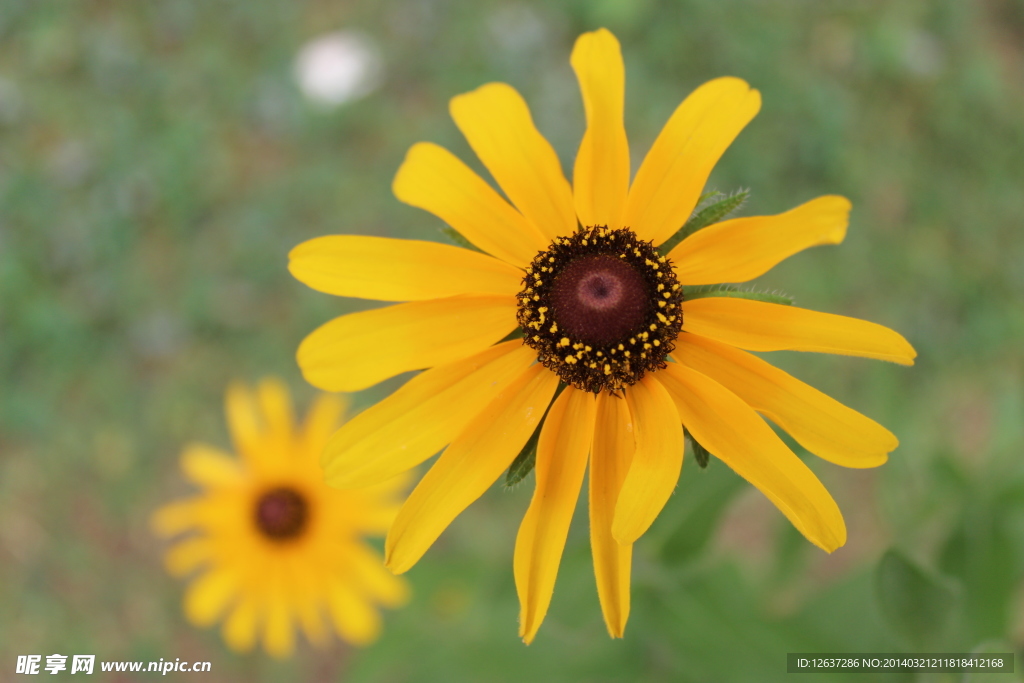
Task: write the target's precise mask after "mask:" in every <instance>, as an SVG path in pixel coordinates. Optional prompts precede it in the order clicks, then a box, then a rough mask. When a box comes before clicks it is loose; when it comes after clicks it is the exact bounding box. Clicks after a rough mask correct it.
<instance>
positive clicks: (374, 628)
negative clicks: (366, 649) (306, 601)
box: [327, 581, 380, 646]
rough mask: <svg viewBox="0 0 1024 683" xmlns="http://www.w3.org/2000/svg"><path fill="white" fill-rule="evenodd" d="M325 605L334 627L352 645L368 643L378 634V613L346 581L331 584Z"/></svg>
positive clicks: (375, 638)
mask: <svg viewBox="0 0 1024 683" xmlns="http://www.w3.org/2000/svg"><path fill="white" fill-rule="evenodd" d="M327 606H328V609H329V611H330V614H331V619H332V620H333V621H334V629H335V630H336V631H337V632H338V635H339V636H341V637H342V638H343V639H345V640H347V641H348V642H350V643H352V644H353V645H359V646H363V645H369V644H370V643H372V642H373V641H375V640H377V638H378V637H379V636H380V614H378V613H377V610H375V609H374V608H373V607H372V606H371V605H370V604H369V603H368V602H367V601H366V599H365V598H363V597H362V596H361V595H359V594H358V593H356V592H355V590H353V589H352V587H351V586H349V585H348V584H347V583H346V582H344V581H335V582H334V583H333V584H332V585H331V590H330V594H329V596H328V601H327Z"/></svg>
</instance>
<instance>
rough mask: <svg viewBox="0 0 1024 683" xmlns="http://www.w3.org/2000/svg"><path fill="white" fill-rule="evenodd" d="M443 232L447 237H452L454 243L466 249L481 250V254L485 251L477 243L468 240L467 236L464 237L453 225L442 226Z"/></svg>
mask: <svg viewBox="0 0 1024 683" xmlns="http://www.w3.org/2000/svg"><path fill="white" fill-rule="evenodd" d="M441 233H442V234H444V236H445V237H447V238H448V239H450V240H451V241H452V243H453V244H455V245H457V246H460V247H462V248H464V249H471V250H472V251H479V252H480V253H481V254H483V253H484V251H483V250H482V249H478V248H477V246H476V245H475V244H473V243H472V242H470V241H469V240H467V239H466V238H465V237H463V236H462V233H460V232H458V231H457V230H455V228H453V227H451V226H449V225H445V226H443V227H442V228H441Z"/></svg>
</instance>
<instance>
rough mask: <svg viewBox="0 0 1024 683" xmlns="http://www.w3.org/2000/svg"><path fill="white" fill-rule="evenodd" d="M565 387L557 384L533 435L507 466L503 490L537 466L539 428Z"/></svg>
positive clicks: (519, 480)
mask: <svg viewBox="0 0 1024 683" xmlns="http://www.w3.org/2000/svg"><path fill="white" fill-rule="evenodd" d="M565 387H566V385H565V384H562V383H559V384H558V388H557V389H555V395H554V397H552V399H551V403H549V404H548V407H547V408H546V409H545V410H544V416H543V417H542V418H541V419H540V422H538V423H537V427H536V428H535V429H534V430H533V434H531V435H530V438H529V439H527V441H526V444H525V445H524V446H523V449H522V450H521V451H519V455H517V456H516V459H515V460H513V461H512V464H511V465H509V466H508V472H506V473H505V488H512V487H514V486H515V485H516V484H518V483H519V482H521V481H522V480H523V479H525V478H526V475H528V474H529V473H530V472H532V471H533V468H534V467H535V466H536V465H537V443H538V442H539V441H540V428H541V427H543V426H544V420H545V418H547V415H548V410H550V409H551V404H552V403H554V402H555V399H556V398H558V396H559V394H561V393H562V390H563V389H565Z"/></svg>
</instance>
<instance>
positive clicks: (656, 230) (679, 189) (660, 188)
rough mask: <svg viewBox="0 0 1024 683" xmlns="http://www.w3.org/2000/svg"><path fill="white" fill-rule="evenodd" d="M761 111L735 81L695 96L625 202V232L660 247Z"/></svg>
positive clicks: (708, 86) (712, 84)
mask: <svg viewBox="0 0 1024 683" xmlns="http://www.w3.org/2000/svg"><path fill="white" fill-rule="evenodd" d="M760 108H761V94H760V93H759V92H757V91H756V90H751V89H750V86H749V85H747V84H746V83H745V82H744V81H742V80H740V79H738V78H716V79H715V80H713V81H709V82H708V83H705V84H704V85H702V86H700V87H699V88H697V89H696V90H694V91H693V92H692V93H691V94H690V96H689V97H687V98H686V99H685V100H684V101H683V103H682V104H680V105H679V107H678V108H677V109H676V110H675V112H674V113H673V114H672V116H671V117H670V118H669V120H668V123H666V124H665V127H664V128H663V129H662V131H661V133H660V134H659V135H658V138H657V139H656V140H655V141H654V145H653V146H652V147H651V150H650V151H649V152H648V153H647V157H646V158H645V159H644V161H643V163H642V164H641V165H640V170H638V171H637V173H636V178H634V179H633V186H632V187H631V188H630V190H629V199H628V200H627V202H626V219H625V223H626V225H627V226H629V227H631V228H633V230H634V231H635V232H636V233H637V235H639V236H640V239H644V240H653V241H654V244H655V246H657V245H659V244H661V243H662V242H664V241H665V240H667V239H668V238H669V237H671V236H672V235H674V234H675V233H676V231H678V230H679V228H681V227H683V224H684V223H686V220H687V219H688V218H689V217H690V213H691V212H692V211H693V208H694V207H695V206H696V205H697V199H698V198H699V197H700V193H701V191H702V190H703V189H704V184H705V183H707V180H708V176H709V175H710V174H711V169H713V168H714V166H715V164H716V163H717V162H718V159H719V158H720V157H721V156H722V154H723V153H724V152H725V150H726V148H727V147H728V146H729V145H730V144H732V141H733V140H735V139H736V136H737V135H739V133H740V131H741V130H743V128H744V126H746V125H747V124H748V123H750V120H751V119H753V118H754V116H755V115H757V112H758V110H759V109H760Z"/></svg>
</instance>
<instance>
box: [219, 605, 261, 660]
mask: <svg viewBox="0 0 1024 683" xmlns="http://www.w3.org/2000/svg"><path fill="white" fill-rule="evenodd" d="M257 617H258V613H257V611H256V602H255V601H254V600H253V599H251V598H246V597H243V598H241V599H240V600H239V602H238V604H237V605H235V607H234V608H233V609H232V610H231V612H230V613H229V614H228V617H227V619H225V620H224V626H223V627H222V629H221V635H223V636H224V642H226V643H227V644H228V647H230V648H231V649H232V650H234V651H235V652H248V651H249V650H251V649H252V647H253V645H255V644H256V626H257V621H258V620H257Z"/></svg>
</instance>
